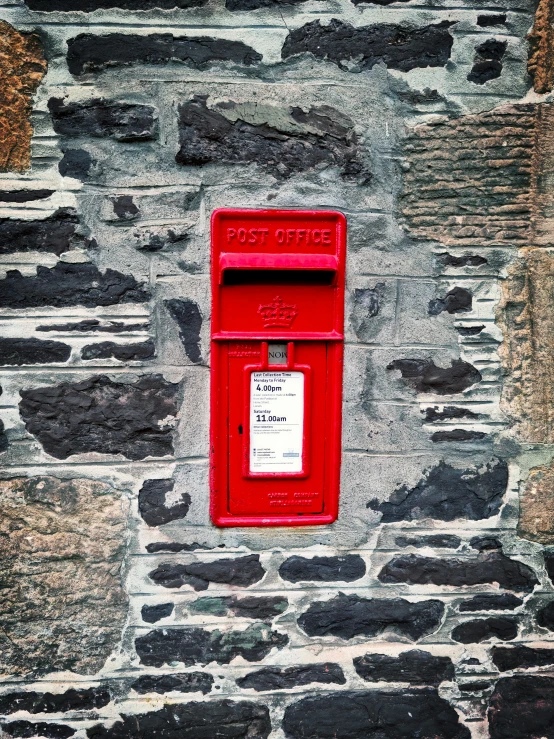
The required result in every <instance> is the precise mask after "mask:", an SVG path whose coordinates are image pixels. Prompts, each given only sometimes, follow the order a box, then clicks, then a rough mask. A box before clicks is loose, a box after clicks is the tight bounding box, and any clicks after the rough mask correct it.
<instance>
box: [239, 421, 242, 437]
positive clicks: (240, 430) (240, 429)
mask: <svg viewBox="0 0 554 739" xmlns="http://www.w3.org/2000/svg"><path fill="white" fill-rule="evenodd" d="M239 434H242V423H241V424H240V426H239Z"/></svg>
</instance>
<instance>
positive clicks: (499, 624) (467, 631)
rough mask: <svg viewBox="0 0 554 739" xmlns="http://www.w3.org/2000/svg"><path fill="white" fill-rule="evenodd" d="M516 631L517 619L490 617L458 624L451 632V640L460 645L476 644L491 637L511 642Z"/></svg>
mask: <svg viewBox="0 0 554 739" xmlns="http://www.w3.org/2000/svg"><path fill="white" fill-rule="evenodd" d="M517 631H518V621H517V619H515V618H510V617H508V616H492V617H491V618H478V619H475V620H474V621H464V622H463V623H461V624H458V625H457V626H456V627H455V628H454V629H453V631H452V638H453V639H454V641H458V642H461V643H462V644H476V643H478V642H482V641H487V640H489V639H491V637H496V638H497V639H500V640H501V641H511V640H512V639H515V638H516V636H517Z"/></svg>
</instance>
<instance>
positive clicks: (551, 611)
mask: <svg viewBox="0 0 554 739" xmlns="http://www.w3.org/2000/svg"><path fill="white" fill-rule="evenodd" d="M537 623H538V625H539V626H542V627H543V628H545V629H549V630H550V631H554V600H552V601H550V603H548V604H547V605H545V606H543V607H542V608H541V609H539V611H537Z"/></svg>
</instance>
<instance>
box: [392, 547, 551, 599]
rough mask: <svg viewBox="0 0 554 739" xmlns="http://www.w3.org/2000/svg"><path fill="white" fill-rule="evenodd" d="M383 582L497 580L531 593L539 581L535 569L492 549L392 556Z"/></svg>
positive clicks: (458, 583) (461, 584)
mask: <svg viewBox="0 0 554 739" xmlns="http://www.w3.org/2000/svg"><path fill="white" fill-rule="evenodd" d="M379 580H380V581H381V582H383V583H387V584H391V583H401V582H405V583H410V584H416V583H417V584H419V585H427V584H429V583H433V585H455V586H457V587H464V586H467V585H481V584H483V583H498V585H499V586H500V587H501V588H506V589H507V590H515V591H516V592H524V593H525V592H530V591H531V590H533V588H534V586H535V585H537V584H538V582H539V581H538V579H537V576H536V575H535V573H534V572H533V570H532V569H531V568H530V567H528V566H527V565H525V564H522V563H521V562H518V561H517V560H514V559H510V558H509V557H506V555H504V554H503V553H502V552H498V551H492V552H485V553H484V554H481V555H480V556H479V558H477V559H476V558H472V559H455V558H451V559H438V558H435V557H422V556H420V555H419V554H403V555H401V556H399V557H393V559H391V560H390V562H388V563H387V564H386V565H385V566H384V567H383V569H382V570H381V572H380V573H379Z"/></svg>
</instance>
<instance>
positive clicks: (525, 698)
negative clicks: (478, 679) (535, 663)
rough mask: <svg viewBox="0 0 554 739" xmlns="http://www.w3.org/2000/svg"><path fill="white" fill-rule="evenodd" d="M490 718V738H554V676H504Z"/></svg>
mask: <svg viewBox="0 0 554 739" xmlns="http://www.w3.org/2000/svg"><path fill="white" fill-rule="evenodd" d="M488 719H489V734H490V739H554V678H552V677H542V676H537V675H533V676H531V675H515V676H514V677H503V678H500V680H498V682H497V683H496V685H495V688H494V693H493V694H492V696H491V698H490V702H489V711H488Z"/></svg>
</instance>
